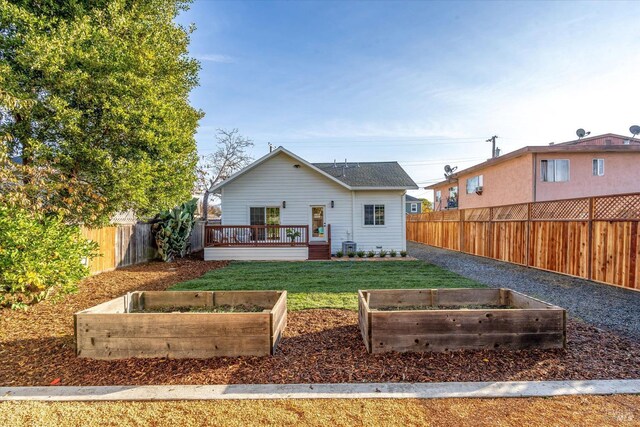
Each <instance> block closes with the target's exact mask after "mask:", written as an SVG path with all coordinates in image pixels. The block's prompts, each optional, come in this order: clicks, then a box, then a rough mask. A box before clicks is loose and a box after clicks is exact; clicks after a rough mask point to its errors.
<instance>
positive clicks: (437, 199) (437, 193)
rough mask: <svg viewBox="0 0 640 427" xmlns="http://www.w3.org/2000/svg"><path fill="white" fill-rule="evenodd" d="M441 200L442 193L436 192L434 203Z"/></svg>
mask: <svg viewBox="0 0 640 427" xmlns="http://www.w3.org/2000/svg"><path fill="white" fill-rule="evenodd" d="M440 200H442V191H440V190H438V191H436V203H437V202H439V201H440Z"/></svg>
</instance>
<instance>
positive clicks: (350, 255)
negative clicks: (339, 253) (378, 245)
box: [347, 251, 356, 258]
mask: <svg viewBox="0 0 640 427" xmlns="http://www.w3.org/2000/svg"><path fill="white" fill-rule="evenodd" d="M347 256H348V257H349V258H353V257H354V256H356V253H355V252H353V251H349V252H347Z"/></svg>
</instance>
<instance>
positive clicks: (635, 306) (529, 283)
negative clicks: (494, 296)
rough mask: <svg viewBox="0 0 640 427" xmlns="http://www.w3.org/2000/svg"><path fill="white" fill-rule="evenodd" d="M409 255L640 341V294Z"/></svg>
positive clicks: (431, 253) (416, 251) (418, 250)
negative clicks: (536, 300) (538, 301)
mask: <svg viewBox="0 0 640 427" xmlns="http://www.w3.org/2000/svg"><path fill="white" fill-rule="evenodd" d="M407 249H408V250H409V255H411V256H413V257H415V258H418V259H422V260H424V261H427V262H430V263H432V264H435V265H438V266H440V267H443V268H446V269H447V270H450V271H453V272H455V273H458V274H460V275H461V276H464V277H468V278H470V279H474V280H477V281H478V282H481V283H484V284H486V285H488V286H494V287H504V288H510V289H514V290H516V291H518V292H522V293H524V294H527V295H531V296H533V297H535V298H539V299H541V300H543V301H546V302H549V303H552V304H555V305H558V306H560V307H564V308H565V309H567V311H568V313H569V315H570V316H572V317H574V318H577V319H581V320H583V321H585V322H588V323H591V324H592V325H595V326H597V327H599V328H603V329H608V330H611V331H614V332H616V333H618V334H620V335H623V336H625V337H628V338H631V339H634V340H637V341H640V292H637V291H632V290H626V289H622V288H617V287H615V286H608V285H603V284H599V283H595V282H591V281H589V280H584V279H578V278H575V277H570V276H564V275H561V274H556V273H550V272H547V271H542V270H536V269H533V268H527V267H522V266H519V265H515V264H509V263H506V262H501V261H496V260H492V259H488V258H482V257H477V256H473V255H468V254H465V253H460V252H455V251H449V250H446V249H439V248H434V247H432V246H427V245H423V244H420V243H414V242H407Z"/></svg>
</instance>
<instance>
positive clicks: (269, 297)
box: [214, 291, 281, 307]
mask: <svg viewBox="0 0 640 427" xmlns="http://www.w3.org/2000/svg"><path fill="white" fill-rule="evenodd" d="M279 292H281V291H215V292H214V300H215V303H216V305H239V304H253V305H257V306H260V307H272V306H273V305H274V304H275V303H276V302H277V301H278V299H279V298H280V295H281V294H280V293H279Z"/></svg>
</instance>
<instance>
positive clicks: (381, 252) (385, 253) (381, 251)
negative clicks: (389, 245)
mask: <svg viewBox="0 0 640 427" xmlns="http://www.w3.org/2000/svg"><path fill="white" fill-rule="evenodd" d="M378 255H380V258H384V257H386V256H387V251H385V250H384V249H380V252H379V253H378Z"/></svg>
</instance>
